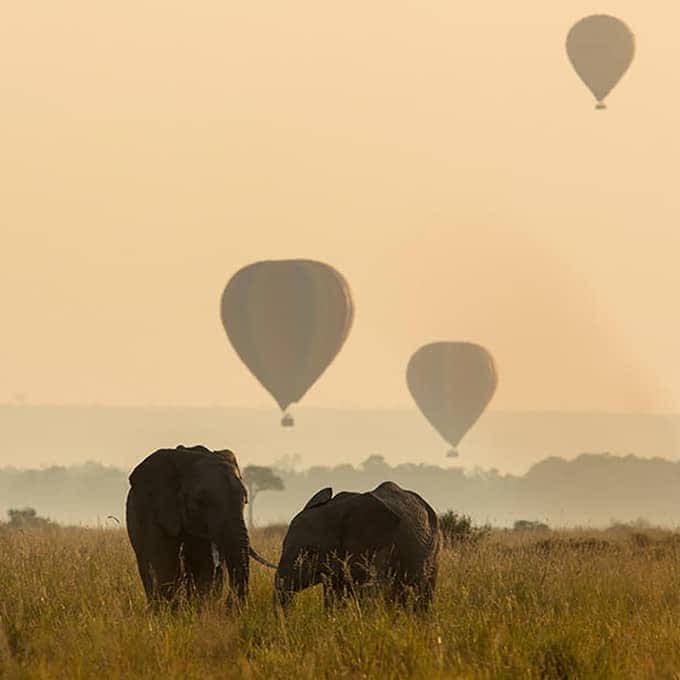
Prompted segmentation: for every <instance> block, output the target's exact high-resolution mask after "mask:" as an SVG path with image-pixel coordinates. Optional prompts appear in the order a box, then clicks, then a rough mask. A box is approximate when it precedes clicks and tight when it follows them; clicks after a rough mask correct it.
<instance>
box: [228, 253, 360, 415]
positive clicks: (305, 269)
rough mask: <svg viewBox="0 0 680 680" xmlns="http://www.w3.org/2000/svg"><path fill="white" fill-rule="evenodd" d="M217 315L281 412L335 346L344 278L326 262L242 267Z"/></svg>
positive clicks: (349, 316)
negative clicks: (219, 315)
mask: <svg viewBox="0 0 680 680" xmlns="http://www.w3.org/2000/svg"><path fill="white" fill-rule="evenodd" d="M221 316H222V323H223V325H224V329H225V331H226V333H227V336H228V338H229V340H230V342H231V344H232V345H233V347H234V349H235V350H236V353H237V354H238V355H239V357H240V358H241V360H242V361H243V363H244V364H245V365H246V366H247V367H248V368H249V369H250V371H251V372H252V373H253V375H254V376H255V377H256V378H257V379H258V380H259V381H260V383H261V384H262V385H263V386H264V388H265V389H266V390H267V391H268V392H269V393H270V394H271V395H272V397H274V399H275V400H276V402H277V404H278V405H279V407H280V408H281V410H285V409H286V408H287V407H288V406H289V405H290V404H292V403H294V402H297V401H300V399H302V397H303V396H304V394H305V393H306V392H307V390H308V389H309V388H310V387H311V386H312V385H313V384H314V383H315V382H316V380H317V379H318V378H319V376H320V375H321V374H322V373H323V372H324V370H325V369H326V368H327V366H328V365H329V364H330V363H331V361H333V359H334V358H335V356H336V355H337V353H338V352H339V351H340V348H341V347H342V345H343V343H344V342H345V339H346V338H347V335H348V334H349V331H350V328H351V326H352V320H353V318H354V307H353V305H352V298H351V295H350V290H349V286H348V284H347V282H346V281H345V279H344V278H343V277H342V275H341V274H340V273H339V272H338V271H336V270H335V269H333V267H331V266H329V265H327V264H324V263H322V262H315V261H313V260H275V261H266V262H256V263H254V264H251V265H248V266H247V267H244V268H243V269H241V270H239V271H238V272H237V273H236V274H235V275H234V276H233V277H232V278H231V280H230V281H229V283H228V284H227V286H226V288H225V289H224V293H223V294H222V304H221ZM288 424H292V423H288Z"/></svg>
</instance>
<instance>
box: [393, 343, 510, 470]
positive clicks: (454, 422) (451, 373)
mask: <svg viewBox="0 0 680 680" xmlns="http://www.w3.org/2000/svg"><path fill="white" fill-rule="evenodd" d="M497 381H498V380H497V375H496V367H495V365H494V361H493V358H492V357H491V355H490V354H489V353H488V352H487V351H486V350H485V349H484V348H483V347H481V346H480V345H475V344H472V343H469V342H436V343H432V344H430V345H425V346H423V347H421V348H420V349H419V350H418V351H417V352H416V353H415V354H414V355H413V356H412V357H411V359H410V361H409V363H408V367H407V369H406V382H407V384H408V388H409V391H410V392H411V395H412V396H413V398H414V399H415V402H416V404H418V407H419V408H420V410H421V411H422V413H423V415H424V416H425V417H426V418H427V419H428V420H429V421H430V423H431V424H432V426H433V427H434V428H435V430H437V432H439V434H440V435H441V436H442V437H443V438H444V439H445V440H446V441H447V442H448V443H449V444H450V445H451V446H452V447H453V449H454V452H455V449H456V447H457V446H458V443H459V442H460V440H461V439H462V438H463V437H464V436H465V433H466V432H467V431H468V430H469V429H470V428H471V427H472V425H474V423H475V422H476V421H477V419H478V418H479V416H480V415H481V414H482V412H483V411H484V409H485V408H486V406H487V404H488V403H489V401H491V397H493V395H494V392H495V391H496V384H497ZM449 455H451V454H449ZM457 455H458V453H457V452H455V453H454V454H453V456H451V457H455V456H457Z"/></svg>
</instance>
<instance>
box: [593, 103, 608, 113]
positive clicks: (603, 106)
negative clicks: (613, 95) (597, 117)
mask: <svg viewBox="0 0 680 680" xmlns="http://www.w3.org/2000/svg"><path fill="white" fill-rule="evenodd" d="M606 108H607V105H606V104H605V103H604V102H597V104H596V105H595V110H596V111H604V110H606Z"/></svg>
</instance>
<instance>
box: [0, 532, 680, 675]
mask: <svg viewBox="0 0 680 680" xmlns="http://www.w3.org/2000/svg"><path fill="white" fill-rule="evenodd" d="M252 539H253V544H254V545H255V547H256V548H258V549H259V550H260V551H261V552H262V553H263V554H265V555H267V556H268V557H270V558H275V557H276V555H277V554H278V548H279V545H280V541H281V535H280V533H277V532H275V531H266V530H262V531H256V532H254V534H253V536H252ZM679 556H680V534H674V533H671V532H664V531H656V530H647V531H644V532H635V531H633V530H625V529H617V530H608V531H604V532H549V533H542V532H541V533H520V532H511V531H507V532H504V531H493V532H492V533H491V534H489V535H487V536H485V537H483V538H482V539H481V540H480V541H479V542H477V543H476V544H468V545H461V546H459V547H457V548H455V549H446V550H445V551H444V554H443V556H442V563H441V570H440V580H439V587H438V591H437V594H436V601H435V605H434V607H433V609H432V611H431V612H430V613H427V614H425V615H421V616H418V615H415V614H411V613H407V612H404V611H398V610H397V611H395V610H391V609H390V608H389V607H386V606H384V605H382V604H380V603H378V602H368V603H364V604H363V605H361V606H359V605H357V604H356V603H354V604H349V605H347V606H345V607H344V608H342V609H339V610H336V611H333V612H331V613H326V612H325V611H324V609H323V607H322V603H321V597H320V593H319V592H318V591H317V590H316V589H315V590H311V591H308V592H307V593H305V594H304V596H302V597H299V598H298V601H297V604H296V605H295V607H294V609H293V611H292V612H291V614H290V615H289V616H288V617H287V618H285V619H283V618H281V617H280V616H279V615H277V613H276V612H275V610H274V609H273V607H272V573H271V572H270V571H267V570H265V569H264V568H262V567H260V566H259V565H253V567H252V579H251V597H250V601H249V603H248V604H247V605H246V606H245V609H244V611H242V612H241V613H240V614H237V613H236V612H235V611H233V610H231V611H230V610H229V609H228V608H227V607H226V606H225V605H224V603H215V604H210V605H207V606H205V607H203V608H201V610H200V611H198V610H196V609H195V608H191V607H184V608H181V609H180V610H179V611H177V612H175V613H171V612H169V611H161V612H158V613H152V612H150V611H149V610H148V609H147V606H146V602H145V599H144V596H143V592H142V588H141V584H140V581H139V577H138V574H137V570H136V565H135V563H134V559H133V554H132V551H131V549H130V546H129V544H128V540H127V536H126V534H125V532H124V531H123V530H120V529H90V530H88V529H57V528H45V529H28V530H23V531H22V530H10V529H7V528H5V529H0V617H1V621H0V677H2V678H7V679H14V678H132V677H146V678H213V677H214V678H224V677H227V678H231V677H235V678H241V677H243V678H249V677H254V678H286V679H287V678H300V679H302V678H340V677H348V678H380V679H387V678H408V677H415V678H518V677H521V678H572V677H573V678H579V677H582V678H679V677H680V581H679V579H678V568H677V566H678V557H679Z"/></svg>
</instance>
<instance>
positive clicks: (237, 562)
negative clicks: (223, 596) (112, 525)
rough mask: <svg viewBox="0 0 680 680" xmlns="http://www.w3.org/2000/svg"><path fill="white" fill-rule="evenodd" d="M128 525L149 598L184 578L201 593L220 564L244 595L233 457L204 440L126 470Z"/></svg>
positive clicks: (247, 550) (245, 567) (245, 569)
mask: <svg viewBox="0 0 680 680" xmlns="http://www.w3.org/2000/svg"><path fill="white" fill-rule="evenodd" d="M130 487H131V488H130V491H129V493H128V497H127V511H126V515H127V517H126V519H127V530H128V536H129V537H130V542H131V543H132V547H133V549H134V551H135V555H136V557H137V565H138V567H139V574H140V576H141V577H142V583H143V584H144V590H145V591H146V595H147V597H148V598H149V600H150V601H158V600H159V599H165V600H173V599H174V598H175V596H176V595H177V592H178V590H179V589H180V587H181V585H182V584H183V583H185V582H186V583H187V584H188V585H189V587H190V591H192V592H196V593H197V594H199V595H205V594H206V593H208V592H209V591H210V590H211V589H212V588H216V589H219V588H220V587H221V585H222V582H223V578H224V568H225V567H226V571H227V572H228V574H229V581H230V584H231V587H232V589H233V590H234V591H235V592H236V595H237V596H238V598H239V599H240V600H243V598H244V597H245V596H246V594H247V590H248V578H249V566H250V564H249V557H253V558H254V559H256V560H258V561H259V562H262V563H263V564H266V565H267V566H270V567H275V565H273V564H271V563H269V562H267V560H265V559H264V558H262V557H260V556H259V555H258V554H257V553H256V552H255V551H254V550H253V549H252V547H251V546H250V541H249V537H248V530H247V529H246V525H245V522H244V519H243V507H244V505H245V503H247V493H246V489H245V487H244V485H243V481H242V479H241V472H240V470H239V467H238V463H237V461H236V456H234V454H233V453H232V452H231V451H228V450H224V451H210V450H209V449H207V448H205V447H204V446H192V447H185V446H178V447H177V448H175V449H159V450H158V451H155V452H154V453H152V454H151V455H149V456H148V457H147V458H145V459H144V460H143V461H142V462H141V463H140V464H139V465H138V466H137V467H136V468H135V469H134V470H133V471H132V474H131V475H130Z"/></svg>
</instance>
